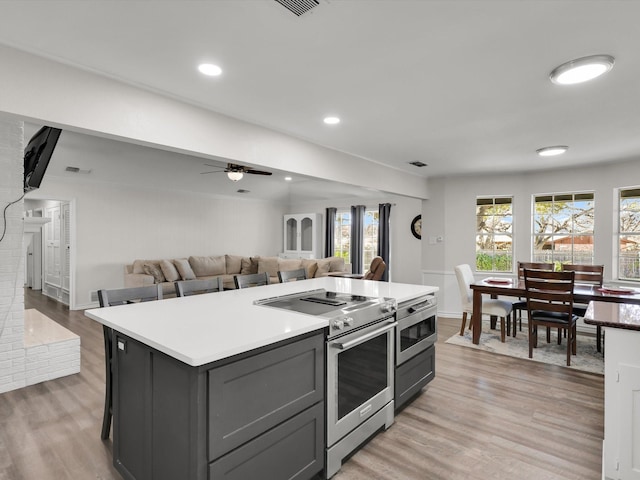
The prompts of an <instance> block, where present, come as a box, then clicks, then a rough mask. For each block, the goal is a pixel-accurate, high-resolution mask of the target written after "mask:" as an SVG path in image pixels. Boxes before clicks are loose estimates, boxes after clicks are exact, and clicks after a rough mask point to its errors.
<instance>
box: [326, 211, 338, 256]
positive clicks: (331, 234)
mask: <svg viewBox="0 0 640 480" xmlns="http://www.w3.org/2000/svg"><path fill="white" fill-rule="evenodd" d="M337 210H338V209H337V208H334V207H328V208H327V219H326V228H325V230H324V256H325V257H333V255H334V250H335V238H336V237H335V233H336V212H337Z"/></svg>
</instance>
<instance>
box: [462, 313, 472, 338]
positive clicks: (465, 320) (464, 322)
mask: <svg viewBox="0 0 640 480" xmlns="http://www.w3.org/2000/svg"><path fill="white" fill-rule="evenodd" d="M466 325H467V312H462V325H461V326H460V335H461V336H462V335H464V327H465V326H466ZM469 327H471V320H469Z"/></svg>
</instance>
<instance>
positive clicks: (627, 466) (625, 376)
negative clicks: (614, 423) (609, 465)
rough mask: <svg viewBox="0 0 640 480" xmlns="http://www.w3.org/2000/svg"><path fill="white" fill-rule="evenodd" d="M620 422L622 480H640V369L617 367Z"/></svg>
mask: <svg viewBox="0 0 640 480" xmlns="http://www.w3.org/2000/svg"><path fill="white" fill-rule="evenodd" d="M619 370H620V384H619V387H618V388H619V390H618V391H619V392H620V412H621V414H622V416H623V418H622V421H621V422H620V439H619V444H618V445H619V449H620V450H619V455H620V458H619V462H620V476H619V477H618V478H621V479H624V480H640V367H638V366H635V365H625V364H623V363H621V364H620V365H619Z"/></svg>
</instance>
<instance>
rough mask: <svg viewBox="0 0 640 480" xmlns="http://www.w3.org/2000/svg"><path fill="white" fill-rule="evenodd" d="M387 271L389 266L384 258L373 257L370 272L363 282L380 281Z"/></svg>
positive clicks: (368, 271) (366, 274)
mask: <svg viewBox="0 0 640 480" xmlns="http://www.w3.org/2000/svg"><path fill="white" fill-rule="evenodd" d="M386 269H387V264H386V263H385V261H384V260H383V259H382V257H373V260H371V265H370V266H369V270H367V272H366V273H365V274H364V277H362V278H363V280H380V279H381V278H382V275H384V271H385V270H386Z"/></svg>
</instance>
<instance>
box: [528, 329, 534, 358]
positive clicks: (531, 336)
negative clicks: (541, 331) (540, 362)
mask: <svg viewBox="0 0 640 480" xmlns="http://www.w3.org/2000/svg"><path fill="white" fill-rule="evenodd" d="M528 329H529V358H533V325H532V323H531V320H529V328H528Z"/></svg>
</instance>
